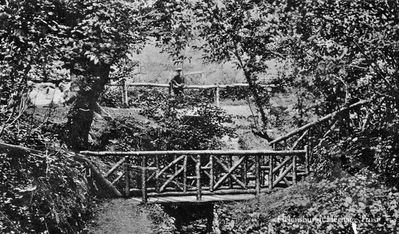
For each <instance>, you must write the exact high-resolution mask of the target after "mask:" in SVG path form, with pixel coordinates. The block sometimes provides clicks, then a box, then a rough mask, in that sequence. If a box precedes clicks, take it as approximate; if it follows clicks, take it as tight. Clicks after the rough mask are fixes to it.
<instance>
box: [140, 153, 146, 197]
mask: <svg viewBox="0 0 399 234" xmlns="http://www.w3.org/2000/svg"><path fill="white" fill-rule="evenodd" d="M141 157H142V160H141V168H142V174H141V180H142V182H141V191H142V194H141V195H142V199H143V203H147V179H146V157H145V155H143V156H141Z"/></svg>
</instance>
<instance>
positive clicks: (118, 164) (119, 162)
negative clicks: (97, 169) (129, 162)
mask: <svg viewBox="0 0 399 234" xmlns="http://www.w3.org/2000/svg"><path fill="white" fill-rule="evenodd" d="M124 162H125V158H122V159H121V160H119V161H118V162H117V163H116V164H115V165H114V166H113V167H112V168H111V169H110V170H109V171H108V172H107V173H105V175H104V177H105V178H107V177H108V176H109V175H111V174H112V173H113V172H114V171H115V170H116V169H117V168H118V167H119V166H121V165H122V164H123V163H124Z"/></svg>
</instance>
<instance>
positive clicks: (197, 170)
mask: <svg viewBox="0 0 399 234" xmlns="http://www.w3.org/2000/svg"><path fill="white" fill-rule="evenodd" d="M195 169H196V174H197V201H200V200H201V155H197V165H196V168H195Z"/></svg>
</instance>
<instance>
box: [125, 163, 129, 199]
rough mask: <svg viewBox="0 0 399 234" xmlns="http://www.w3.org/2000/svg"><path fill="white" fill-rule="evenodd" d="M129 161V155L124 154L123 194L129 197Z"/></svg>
mask: <svg viewBox="0 0 399 234" xmlns="http://www.w3.org/2000/svg"><path fill="white" fill-rule="evenodd" d="M129 169H130V161H129V156H126V160H125V196H126V197H129V195H130V170H129Z"/></svg>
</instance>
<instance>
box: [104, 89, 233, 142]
mask: <svg viewBox="0 0 399 234" xmlns="http://www.w3.org/2000/svg"><path fill="white" fill-rule="evenodd" d="M152 97H153V98H149V99H148V100H147V105H143V109H142V110H141V114H142V115H144V116H145V117H147V118H148V119H150V120H151V124H149V123H147V124H145V123H142V122H139V121H137V120H135V119H134V118H132V117H122V118H116V119H115V120H113V121H111V122H110V123H109V125H108V127H107V129H106V131H105V133H104V134H103V136H102V138H101V142H102V143H101V147H103V148H105V149H109V148H110V147H112V149H114V150H190V149H191V150H193V149H197V150H199V149H217V148H219V147H220V146H219V143H218V138H220V137H222V136H223V135H226V134H233V131H232V129H231V128H229V127H227V126H226V125H225V123H226V122H231V118H230V116H228V115H227V114H225V113H224V112H223V111H222V110H221V109H219V108H217V107H215V106H213V105H212V104H210V103H208V102H206V100H203V99H201V97H200V96H195V95H193V96H184V97H172V98H169V99H166V100H164V101H156V100H158V99H157V96H156V95H153V96H152ZM144 107H145V108H144Z"/></svg>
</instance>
